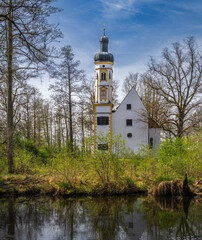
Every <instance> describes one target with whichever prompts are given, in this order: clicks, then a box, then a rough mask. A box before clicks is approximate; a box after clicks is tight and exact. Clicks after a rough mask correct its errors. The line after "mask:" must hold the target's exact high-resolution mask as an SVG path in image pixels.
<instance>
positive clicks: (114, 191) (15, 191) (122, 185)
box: [0, 175, 202, 198]
mask: <svg viewBox="0 0 202 240" xmlns="http://www.w3.org/2000/svg"><path fill="white" fill-rule="evenodd" d="M178 182H181V183H182V181H180V180H178ZM181 185H182V184H180V186H181ZM144 186H145V184H144ZM156 187H157V184H154V183H153V186H152V185H151V184H150V185H148V188H146V187H144V188H141V187H140V186H138V185H136V184H135V183H134V182H127V180H126V181H122V182H121V181H120V182H118V183H117V182H116V183H115V182H114V183H113V182H111V183H108V185H103V184H98V183H96V184H95V183H94V184H93V183H91V184H89V183H88V184H87V183H83V182H79V183H78V184H77V185H75V187H74V188H73V187H70V186H68V184H67V183H65V182H64V181H60V179H59V178H57V177H49V176H40V175H9V176H1V177H0V197H1V196H44V195H50V196H61V197H64V198H66V197H71V196H101V195H109V196H110V195H127V194H138V193H142V194H148V193H149V194H152V189H155V188H156ZM190 189H191V191H192V192H193V193H194V195H195V196H197V197H198V198H202V181H196V182H195V183H193V184H192V185H191V186H190Z"/></svg>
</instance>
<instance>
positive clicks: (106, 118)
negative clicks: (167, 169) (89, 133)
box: [94, 32, 160, 152]
mask: <svg viewBox="0 0 202 240" xmlns="http://www.w3.org/2000/svg"><path fill="white" fill-rule="evenodd" d="M108 41H109V40H108V38H107V37H106V36H105V32H104V35H103V36H102V37H101V39H100V52H99V53H97V54H95V57H94V60H95V62H94V63H95V103H94V152H96V151H97V150H98V149H100V150H107V149H108V150H110V151H113V149H112V133H113V134H114V135H119V134H121V136H122V138H123V139H124V140H125V145H126V147H127V148H129V149H130V150H131V151H134V152H137V151H138V148H140V147H141V145H146V144H149V145H150V146H151V147H152V148H154V149H155V150H156V149H157V146H158V144H159V141H160V129H159V128H158V125H157V124H153V128H149V124H148V122H147V121H146V120H145V118H144V117H143V113H144V116H145V113H146V109H145V107H144V105H143V103H142V101H141V99H140V98H139V96H138V94H137V92H136V90H135V88H132V89H131V91H130V92H129V93H128V95H127V96H126V97H125V98H124V100H123V101H122V103H121V104H120V106H119V107H118V109H117V110H116V111H113V110H112V108H113V102H112V90H113V63H114V57H113V55H112V54H111V53H109V52H108ZM106 134H108V136H109V139H108V141H107V143H105V142H100V140H99V135H106ZM103 141H104V140H103Z"/></svg>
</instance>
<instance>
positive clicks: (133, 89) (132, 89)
mask: <svg viewBox="0 0 202 240" xmlns="http://www.w3.org/2000/svg"><path fill="white" fill-rule="evenodd" d="M132 91H135V94H136V95H137V96H138V98H139V99H140V101H141V103H142V105H143V106H144V104H143V102H142V100H141V98H140V96H139V94H138V93H137V91H136V89H135V88H134V87H132V88H131V89H130V91H129V92H128V93H127V95H126V96H125V97H124V99H123V100H122V102H121V103H120V104H119V106H118V107H117V108H116V110H118V109H119V107H120V106H121V105H122V104H123V102H124V101H125V99H126V98H127V97H128V95H129V94H131V92H132ZM144 108H145V106H144ZM116 110H115V111H116ZM145 110H146V108H145ZM115 111H114V112H115ZM146 111H147V110H146Z"/></svg>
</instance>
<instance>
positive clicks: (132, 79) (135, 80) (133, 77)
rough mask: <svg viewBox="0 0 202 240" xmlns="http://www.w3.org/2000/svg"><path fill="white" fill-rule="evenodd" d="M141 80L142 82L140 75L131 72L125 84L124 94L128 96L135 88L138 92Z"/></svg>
mask: <svg viewBox="0 0 202 240" xmlns="http://www.w3.org/2000/svg"><path fill="white" fill-rule="evenodd" d="M139 80H140V74H139V73H133V72H130V73H129V74H128V76H127V77H126V78H125V79H124V82H123V87H122V91H123V92H124V94H125V95H127V94H128V93H129V92H130V90H131V88H132V87H134V88H135V89H136V91H138V86H139Z"/></svg>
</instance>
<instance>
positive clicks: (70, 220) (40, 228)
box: [0, 196, 202, 240]
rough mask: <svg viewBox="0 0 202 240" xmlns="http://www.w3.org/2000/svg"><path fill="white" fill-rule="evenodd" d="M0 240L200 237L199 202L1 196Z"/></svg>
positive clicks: (200, 211)
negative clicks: (7, 197) (5, 197)
mask: <svg viewBox="0 0 202 240" xmlns="http://www.w3.org/2000/svg"><path fill="white" fill-rule="evenodd" d="M0 239H1V240H5V239H6V240H11V239H12V240H38V239H40V240H63V239H65V240H66V239H67V240H73V239H74V240H168V239H169V240H171V239H176V240H178V239H179V240H183V239H189V240H190V239H192V240H196V239H197V240H201V239H202V201H200V202H199V201H198V200H193V199H192V200H191V199H188V198H187V199H184V200H182V199H181V200H177V199H165V198H164V199H158V200H154V199H153V198H151V197H143V196H139V197H137V196H126V197H102V198H90V197H85V198H78V199H66V200H64V199H53V198H50V197H45V198H30V199H29V198H17V199H13V198H10V199H3V198H2V199H0Z"/></svg>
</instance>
